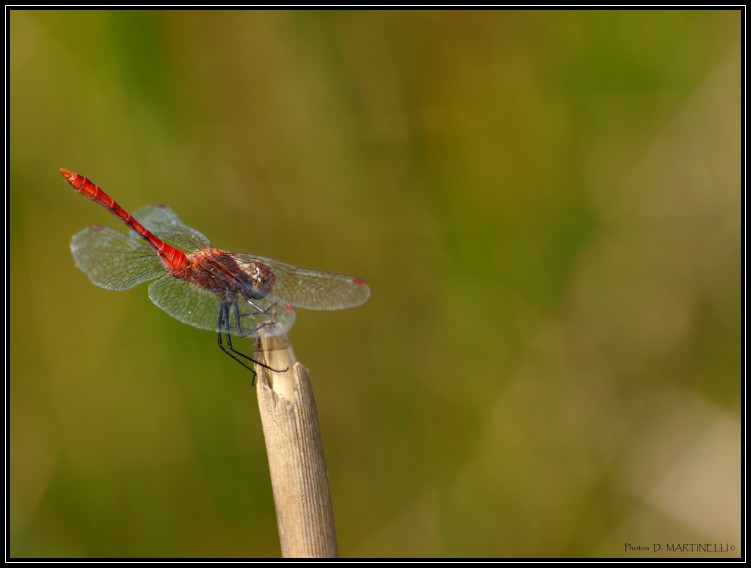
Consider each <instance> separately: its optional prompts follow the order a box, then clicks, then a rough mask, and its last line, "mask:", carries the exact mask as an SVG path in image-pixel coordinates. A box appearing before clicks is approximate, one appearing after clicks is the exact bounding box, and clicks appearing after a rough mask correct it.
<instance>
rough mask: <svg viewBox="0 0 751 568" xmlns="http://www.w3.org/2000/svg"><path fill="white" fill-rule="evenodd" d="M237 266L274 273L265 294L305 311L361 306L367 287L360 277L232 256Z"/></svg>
mask: <svg viewBox="0 0 751 568" xmlns="http://www.w3.org/2000/svg"><path fill="white" fill-rule="evenodd" d="M232 258H234V259H235V260H236V261H237V262H238V263H239V264H241V265H242V264H247V263H261V264H265V265H266V266H268V267H269V268H271V270H272V271H273V272H274V276H275V282H274V286H273V287H272V288H271V291H270V293H269V296H270V297H273V298H275V299H277V300H279V301H281V302H287V303H290V304H292V305H293V306H295V307H298V308H305V309H308V310H342V309H345V308H353V307H355V306H359V305H360V304H362V303H364V302H365V301H366V300H367V299H368V298H369V297H370V288H369V287H368V285H367V283H366V282H365V281H364V280H361V279H360V278H355V277H354V276H347V275H346V274H337V273H335V272H322V271H319V270H309V269H307V268H297V267H296V266H293V265H291V264H286V263H284V262H279V261H278V260H274V259H272V258H265V257H262V256H254V255H250V254H233V255H232Z"/></svg>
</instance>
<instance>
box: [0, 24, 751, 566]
mask: <svg viewBox="0 0 751 568" xmlns="http://www.w3.org/2000/svg"><path fill="white" fill-rule="evenodd" d="M9 20H10V61H9V74H10V178H9V179H10V186H9V191H8V196H9V204H10V215H9V219H8V223H9V228H10V305H9V308H10V439H9V441H10V446H9V448H10V461H9V473H10V543H11V549H10V553H11V555H12V556H13V557H29V556H33V557H44V556H55V557H71V556H74V557H103V556H104V557H164V556H168V557H203V556H211V557H259V556H271V557H273V556H278V554H279V544H278V537H277V534H276V519H275V512H274V505H273V500H272V494H271V488H270V481H269V476H268V468H267V462H266V458H265V450H264V441H263V437H262V432H261V426H260V422H259V418H258V410H257V405H256V394H255V391H254V390H253V388H251V384H250V381H251V377H250V374H249V373H248V372H246V371H244V370H243V369H242V368H241V367H240V366H239V365H237V364H235V363H233V362H232V361H231V360H230V359H229V358H228V357H226V356H225V355H223V354H222V353H221V352H220V351H219V349H218V348H217V347H216V340H215V336H214V335H213V334H212V333H209V332H206V331H200V330H197V329H194V328H191V327H189V326H186V325H183V324H181V323H180V322H178V321H177V320H174V319H172V318H170V317H169V316H168V315H166V314H165V313H163V312H162V311H161V310H159V309H157V308H156V307H155V306H153V305H152V304H151V302H150V301H149V299H148V297H147V294H146V286H145V285H142V286H139V287H138V288H135V289H133V290H130V291H127V292H111V291H107V290H102V289H99V288H97V287H95V286H93V285H92V284H91V283H90V282H89V281H88V279H87V278H86V276H85V275H84V274H83V273H82V272H80V271H79V270H78V269H76V268H75V266H74V265H73V261H72V259H71V256H70V251H69V241H70V237H71V235H73V234H74V233H75V232H77V231H78V230H80V229H81V228H83V227H85V226H88V225H90V224H94V223H101V224H107V225H110V226H112V227H116V228H118V229H119V228H121V225H120V224H119V223H118V222H117V221H116V220H115V219H114V218H113V217H111V216H110V215H109V214H108V213H107V212H106V211H104V210H103V209H101V208H100V207H98V206H96V205H94V204H93V203H91V202H89V201H87V200H85V199H84V198H82V197H81V196H79V195H77V194H75V193H74V192H73V191H72V190H71V189H70V188H69V187H68V186H67V185H66V184H65V182H64V180H63V179H62V178H61V177H60V174H59V173H58V170H59V168H60V167H65V168H68V169H71V170H73V171H77V172H79V173H81V174H84V175H86V176H88V177H90V178H91V179H93V180H94V182H95V183H98V184H99V185H101V186H102V187H103V188H104V189H105V190H106V191H108V192H109V193H110V194H111V195H112V196H113V197H115V199H117V200H118V201H119V202H120V203H121V204H122V205H123V206H124V207H125V208H126V209H130V210H135V209H136V208H138V207H140V206H142V205H145V204H148V203H154V202H164V203H168V204H170V205H171V206H172V207H173V208H174V209H175V210H176V211H177V212H178V213H179V215H180V216H181V218H182V219H183V220H184V221H186V223H187V224H189V225H191V226H194V227H196V228H198V229H199V230H201V231H203V232H204V233H205V234H206V235H208V236H209V237H210V238H211V239H212V243H213V244H214V245H215V246H218V247H221V248H225V249H228V250H232V251H238V252H253V253H257V254H262V255H265V256H271V257H274V258H278V259H280V260H284V261H286V262H290V263H293V264H297V265H299V266H305V267H310V268H318V269H322V270H329V271H336V272H346V273H351V274H355V275H358V276H361V277H363V278H365V279H367V280H368V282H369V283H370V285H371V288H372V298H371V300H370V301H369V302H368V303H367V304H366V305H365V306H363V307H360V308H357V309H354V310H349V311H343V312H328V313H320V312H300V313H299V314H298V321H297V324H296V325H295V328H294V329H293V331H292V334H291V337H292V340H293V342H294V345H295V350H296V352H297V354H298V356H299V357H300V359H301V360H302V361H303V363H304V364H305V365H306V366H307V367H309V369H310V370H311V373H312V376H313V381H314V385H315V389H316V399H317V403H318V412H319V417H320V422H321V428H322V432H323V437H324V446H325V450H326V458H327V463H328V468H329V474H330V479H331V488H332V494H333V501H334V510H335V515H336V520H337V528H338V537H339V547H340V551H341V554H342V555H343V556H350V557H352V556H355V557H362V556H366V557H392V556H406V557H418V556H431V557H433V556H452V557H456V556H469V557H496V556H503V557H507V556H514V557H516V556H521V557H529V556H543V557H572V556H584V557H593V556H607V557H626V558H635V557H639V556H652V555H655V554H657V555H660V554H663V555H665V556H668V557H673V556H678V555H679V554H677V553H671V552H668V551H667V550H666V545H667V544H671V543H673V544H674V543H679V544H681V543H689V544H690V543H709V544H712V545H715V546H716V548H714V549H710V550H709V551H707V552H703V553H701V552H700V553H696V552H694V553H686V554H685V555H686V556H737V555H738V554H739V553H740V545H741V541H740V518H741V508H740V495H741V494H740V487H741V479H740V465H741V454H740V442H741V440H740V426H741V413H740V408H741V396H740V385H741V382H740V372H741V369H740V309H741V305H740V276H741V272H740V255H741V247H740V240H741V235H740V219H741V215H740V195H741V192H740V186H741V176H740V171H741V170H740V151H741V148H740V141H741V127H740V119H741V115H740V108H741V98H740V88H741V80H740V76H741V75H740V69H741V58H740V53H741V41H740V32H741V13H740V12H739V11H698V10H695V11H625V12H624V11H530V12H525V11H494V12H483V11H467V12H464V11H418V12H408V11H407V12H405V11H344V12H330V11H165V12H159V11H148V12H141V11H17V10H12V11H10V12H9ZM247 348H249V346H246V350H247ZM655 544H659V545H661V546H662V550H661V551H655V549H654V548H653V547H654V545H655ZM639 546H640V547H646V548H648V550H642V551H638V550H637V549H636V548H635V547H639ZM629 547H631V548H630V549H629Z"/></svg>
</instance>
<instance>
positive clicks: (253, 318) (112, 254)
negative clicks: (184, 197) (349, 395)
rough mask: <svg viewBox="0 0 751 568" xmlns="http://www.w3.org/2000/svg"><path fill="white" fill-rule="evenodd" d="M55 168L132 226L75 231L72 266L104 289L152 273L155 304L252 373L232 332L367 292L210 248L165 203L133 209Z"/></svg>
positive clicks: (352, 301) (347, 304) (247, 331)
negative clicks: (213, 337)
mask: <svg viewBox="0 0 751 568" xmlns="http://www.w3.org/2000/svg"><path fill="white" fill-rule="evenodd" d="M60 173H61V174H62V175H63V177H64V178H65V179H66V181H67V182H68V183H69V184H70V185H71V186H72V187H73V189H75V190H76V191H77V192H78V193H80V194H81V195H85V196H86V197H88V198H89V199H91V200H92V201H94V202H95V203H98V204H99V205H101V206H102V207H104V208H105V209H107V210H108V211H109V212H110V213H112V214H113V215H115V216H116V217H117V218H118V219H120V220H121V221H122V222H123V223H125V224H126V225H127V226H128V227H130V229H131V231H130V232H129V234H125V233H121V232H119V231H115V230H114V229H110V228H108V227H103V226H101V225H92V226H91V227H89V228H87V229H84V230H83V231H81V232H79V233H77V234H76V235H74V236H73V239H72V240H71V243H70V249H71V252H72V253H73V258H74V260H75V262H76V266H78V268H80V269H81V270H83V271H84V272H85V273H86V275H87V276H88V277H89V279H90V280H91V281H92V282H93V283H94V284H96V285H97V286H101V287H102V288H106V289H108V290H127V289H129V288H132V287H133V286H136V285H137V284H140V283H141V282H146V281H148V280H154V279H155V278H156V280H155V281H154V282H152V283H151V284H149V298H151V301H152V302H154V304H156V305H157V306H158V307H160V308H161V309H163V310H164V311H165V312H167V313H168V314H169V315H171V316H172V317H174V318H176V319H178V320H180V321H181V322H183V323H187V324H190V325H192V326H195V327H197V328H200V329H207V330H210V331H216V334H217V342H218V343H219V347H220V348H221V349H222V351H224V352H225V353H226V354H227V355H229V356H230V357H232V358H233V359H234V360H235V361H237V362H238V363H240V364H241V365H242V366H243V367H245V368H246V369H249V370H251V371H253V369H251V368H250V367H249V366H248V365H247V364H246V363H244V362H243V361H242V360H241V359H239V358H238V356H239V357H242V358H244V359H245V360H248V361H251V362H253V363H256V364H259V365H261V366H263V367H266V365H264V364H263V363H260V362H258V361H256V360H255V359H253V358H251V357H249V356H248V355H246V354H244V353H241V352H240V351H238V350H237V349H235V348H234V347H233V346H232V339H231V336H233V335H234V336H236V337H249V336H253V335H257V332H258V331H260V330H261V329H263V328H266V329H267V330H268V331H270V332H271V333H284V332H286V331H288V330H289V329H290V328H291V327H292V324H293V323H294V321H295V307H298V308H306V309H309V310H341V309H344V308H351V307H354V306H359V305H360V304H362V303H364V302H365V301H366V300H367V299H368V297H369V296H370V288H368V285H367V284H366V283H365V281H364V280H361V279H359V278H355V277H353V276H345V275H343V274H333V273H330V272H320V271H317V270H307V269H304V268H297V267H295V266H292V265H290V264H285V263H283V262H279V261H278V260H272V259H270V258H264V257H262V256H256V255H252V254H237V253H231V252H227V251H224V250H220V249H216V248H212V247H211V244H210V243H209V239H207V238H206V237H205V236H204V235H203V234H202V233H200V232H198V231H196V230H195V229H192V228H190V227H188V226H187V225H185V224H183V222H182V221H180V219H179V218H178V217H177V215H176V214H175V212H174V211H172V209H170V208H169V207H167V206H166V205H147V206H146V207H142V208H141V209H139V210H138V211H136V212H135V215H131V214H130V213H128V212H127V211H125V210H124V209H123V208H122V207H120V205H118V204H117V203H116V202H115V200H114V199H112V198H111V197H110V196H109V195H107V194H106V193H104V191H102V189H101V188H99V187H98V186H96V185H94V184H93V183H92V182H91V181H89V180H88V179H86V178H85V177H83V176H81V175H79V174H74V173H73V172H70V171H68V170H66V169H61V170H60ZM136 217H137V218H138V219H139V220H140V222H139V221H137V220H136ZM167 243H171V244H167ZM172 245H174V246H172ZM175 247H179V248H175ZM180 249H182V250H180ZM183 251H184V252H183ZM223 338H224V341H226V347H225V345H224V342H223Z"/></svg>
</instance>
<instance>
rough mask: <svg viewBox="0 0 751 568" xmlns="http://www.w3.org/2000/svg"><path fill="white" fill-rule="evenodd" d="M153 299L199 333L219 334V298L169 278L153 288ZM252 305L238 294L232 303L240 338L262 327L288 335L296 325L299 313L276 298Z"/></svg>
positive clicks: (232, 329) (233, 327) (234, 328)
mask: <svg viewBox="0 0 751 568" xmlns="http://www.w3.org/2000/svg"><path fill="white" fill-rule="evenodd" d="M149 298H151V301H152V302H154V304H155V305H156V306H158V307H159V308H161V309H163V310H164V311H165V312H167V313H168V314H169V315H171V316H172V317H173V318H175V319H177V320H180V321H181V322H183V323H187V324H189V325H192V326H194V327H197V328H199V329H206V330H209V331H216V330H217V326H218V324H219V308H220V306H221V301H220V298H219V296H217V295H216V294H214V293H212V292H210V291H208V290H207V289H205V288H202V287H201V286H199V285H197V284H195V283H194V282H191V281H189V280H183V279H181V278H174V277H172V276H169V275H166V276H164V277H163V278H160V279H159V280H157V281H156V282H152V283H151V284H150V285H149ZM254 304H255V305H253V304H250V303H249V302H248V301H247V300H245V299H244V298H243V297H242V295H240V294H238V295H236V296H235V297H234V298H232V299H231V301H230V307H229V316H230V321H229V324H230V332H231V333H232V335H234V336H237V337H248V336H254V335H256V333H255V332H256V331H258V330H259V329H260V328H261V327H267V326H270V325H271V324H274V323H276V324H279V325H280V326H281V329H278V328H275V329H278V332H280V333H281V332H282V331H284V332H286V331H289V329H290V328H291V327H292V325H293V324H294V323H295V310H294V309H293V308H292V307H291V306H288V305H286V304H283V303H281V302H277V301H276V300H274V299H273V298H269V297H265V298H262V299H260V300H254Z"/></svg>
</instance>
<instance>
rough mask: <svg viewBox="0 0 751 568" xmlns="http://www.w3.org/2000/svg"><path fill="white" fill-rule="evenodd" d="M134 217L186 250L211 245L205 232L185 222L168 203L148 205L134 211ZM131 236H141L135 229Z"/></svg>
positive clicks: (138, 237)
mask: <svg viewBox="0 0 751 568" xmlns="http://www.w3.org/2000/svg"><path fill="white" fill-rule="evenodd" d="M133 217H134V218H135V219H136V220H137V221H138V222H139V223H141V224H142V225H143V226H144V227H146V228H147V229H148V230H149V231H151V232H152V233H154V234H155V235H156V236H157V237H159V238H160V239H162V240H163V241H166V242H167V243H169V244H171V245H172V246H175V247H177V248H180V249H182V250H183V251H184V252H193V251H196V250H200V249H204V248H208V247H209V246H211V243H210V242H209V239H208V238H206V236H205V235H204V234H203V233H201V232H199V231H196V230H195V229H193V228H191V227H188V226H187V225H186V224H184V223H183V222H182V221H181V220H180V218H179V217H178V216H177V213H175V212H174V211H173V210H172V209H171V208H170V207H168V206H167V205H162V204H159V205H146V206H145V207H141V208H140V209H139V210H138V211H136V212H135V213H133ZM130 236H131V238H133V239H140V238H141V237H140V236H139V235H138V233H136V232H135V231H131V232H130Z"/></svg>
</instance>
